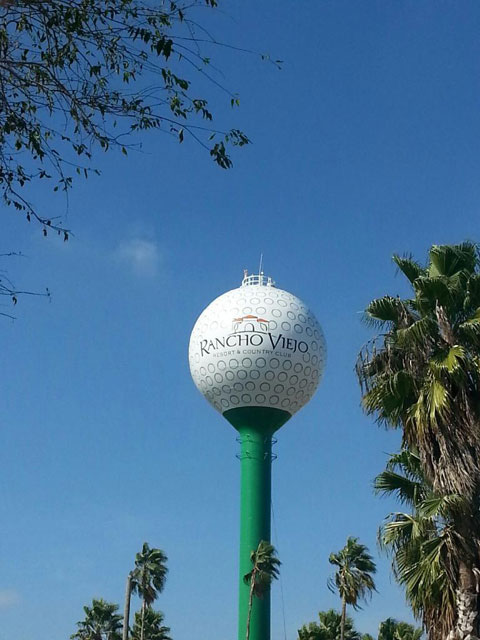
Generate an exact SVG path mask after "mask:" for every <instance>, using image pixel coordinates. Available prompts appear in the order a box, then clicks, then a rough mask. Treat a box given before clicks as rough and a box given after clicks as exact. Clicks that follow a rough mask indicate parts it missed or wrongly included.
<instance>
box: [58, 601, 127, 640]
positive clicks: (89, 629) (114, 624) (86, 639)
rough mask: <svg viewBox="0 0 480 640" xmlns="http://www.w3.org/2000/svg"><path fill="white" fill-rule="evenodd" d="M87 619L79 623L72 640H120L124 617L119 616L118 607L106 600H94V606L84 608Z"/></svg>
mask: <svg viewBox="0 0 480 640" xmlns="http://www.w3.org/2000/svg"><path fill="white" fill-rule="evenodd" d="M83 610H84V612H85V619H84V620H81V621H80V622H77V627H78V631H77V632H76V633H74V634H73V635H71V636H70V638H72V640H120V639H121V637H122V636H121V632H120V629H121V627H122V616H121V615H119V614H117V613H116V611H117V610H118V605H116V604H112V603H111V602H105V600H102V599H101V598H100V599H98V600H97V599H95V598H94V599H93V601H92V606H91V607H88V606H85V607H83Z"/></svg>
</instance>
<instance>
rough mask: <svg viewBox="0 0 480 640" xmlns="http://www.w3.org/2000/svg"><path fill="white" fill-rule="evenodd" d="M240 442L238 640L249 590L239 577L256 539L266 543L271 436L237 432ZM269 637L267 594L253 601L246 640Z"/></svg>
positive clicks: (243, 631) (242, 634)
mask: <svg viewBox="0 0 480 640" xmlns="http://www.w3.org/2000/svg"><path fill="white" fill-rule="evenodd" d="M239 433H240V439H241V447H242V448H241V454H240V459H241V474H242V475H241V490H240V491H241V498H240V558H239V563H240V585H239V603H238V615H239V619H238V638H239V640H245V635H246V625H247V614H248V599H249V592H250V588H249V585H247V584H245V583H244V581H243V576H244V575H245V574H246V573H248V572H249V571H251V569H252V564H251V562H250V553H251V552H252V550H254V549H256V548H257V547H258V543H259V542H260V540H267V541H268V542H269V541H270V504H271V496H272V492H271V487H272V474H271V468H272V436H271V435H265V434H264V433H262V431H261V430H257V429H253V428H251V427H245V428H243V429H239ZM269 638H270V593H266V594H265V595H264V597H263V598H262V599H259V598H255V597H254V599H253V606H252V617H251V622H250V640H269Z"/></svg>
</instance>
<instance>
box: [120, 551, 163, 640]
mask: <svg viewBox="0 0 480 640" xmlns="http://www.w3.org/2000/svg"><path fill="white" fill-rule="evenodd" d="M167 560H168V558H167V556H166V555H165V553H164V552H163V551H162V550H161V549H155V548H153V547H152V548H150V547H149V545H148V543H147V542H144V543H143V547H142V550H141V551H140V552H139V553H137V555H136V556H135V569H134V570H133V571H132V572H131V574H130V586H129V584H128V579H127V596H128V591H129V590H130V593H136V594H138V595H139V596H140V597H141V598H142V609H141V624H140V640H144V637H145V634H144V627H145V613H146V610H147V607H150V606H151V604H152V603H153V602H154V601H155V600H156V599H157V598H158V595H159V594H160V593H161V592H162V591H163V589H164V587H165V582H166V579H167V573H168V569H167V566H166V563H167ZM127 599H129V598H126V600H127ZM129 608H130V606H128V610H129ZM125 627H127V628H128V621H125ZM125 627H124V629H125ZM124 633H125V632H124Z"/></svg>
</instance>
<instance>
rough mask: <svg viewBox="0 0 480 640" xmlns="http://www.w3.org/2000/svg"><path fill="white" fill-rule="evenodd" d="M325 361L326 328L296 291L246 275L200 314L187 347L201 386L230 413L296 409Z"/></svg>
mask: <svg viewBox="0 0 480 640" xmlns="http://www.w3.org/2000/svg"><path fill="white" fill-rule="evenodd" d="M325 360H326V345H325V339H324V337H323V333H322V329H321V327H320V325H319V323H318V322H317V319H316V318H315V316H314V315H313V313H312V312H311V311H310V309H309V308H308V307H307V306H306V305H305V304H304V303H303V302H302V301H301V300H300V299H299V298H297V297H296V296H294V295H293V294H291V293H289V292H288V291H283V290H282V289H277V288H276V287H275V286H274V283H273V281H272V280H271V278H266V277H265V276H264V275H263V274H260V275H252V276H247V275H246V273H245V277H244V279H243V282H242V285H241V286H240V287H238V289H232V290H231V291H227V293H224V294H223V295H221V296H219V297H218V298H216V300H214V301H213V302H212V303H211V304H210V305H209V306H208V307H207V308H206V309H205V310H204V311H203V313H202V314H201V315H200V317H199V318H198V320H197V322H196V323H195V326H194V328H193V331H192V335H191V337H190V346H189V361H190V371H191V374H192V377H193V380H194V382H195V385H196V386H197V388H198V389H199V391H200V392H201V393H202V394H203V395H204V396H205V397H206V398H207V400H208V401H209V402H210V404H212V405H213V407H214V408H215V409H217V410H218V411H220V412H221V413H224V412H225V411H228V410H229V409H235V408H239V407H269V408H275V409H281V410H283V411H286V412H288V413H289V414H291V415H293V414H294V413H296V412H297V411H298V410H299V409H301V408H302V407H303V406H304V405H305V404H306V403H307V402H308V401H309V400H310V398H311V397H312V396H313V394H314V393H315V390H316V388H317V386H318V384H319V382H320V379H321V376H322V373H323V369H324V366H325Z"/></svg>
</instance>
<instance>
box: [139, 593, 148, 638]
mask: <svg viewBox="0 0 480 640" xmlns="http://www.w3.org/2000/svg"><path fill="white" fill-rule="evenodd" d="M146 608H147V605H146V602H145V600H143V602H142V626H141V629H140V640H143V632H144V627H145V609H146Z"/></svg>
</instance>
